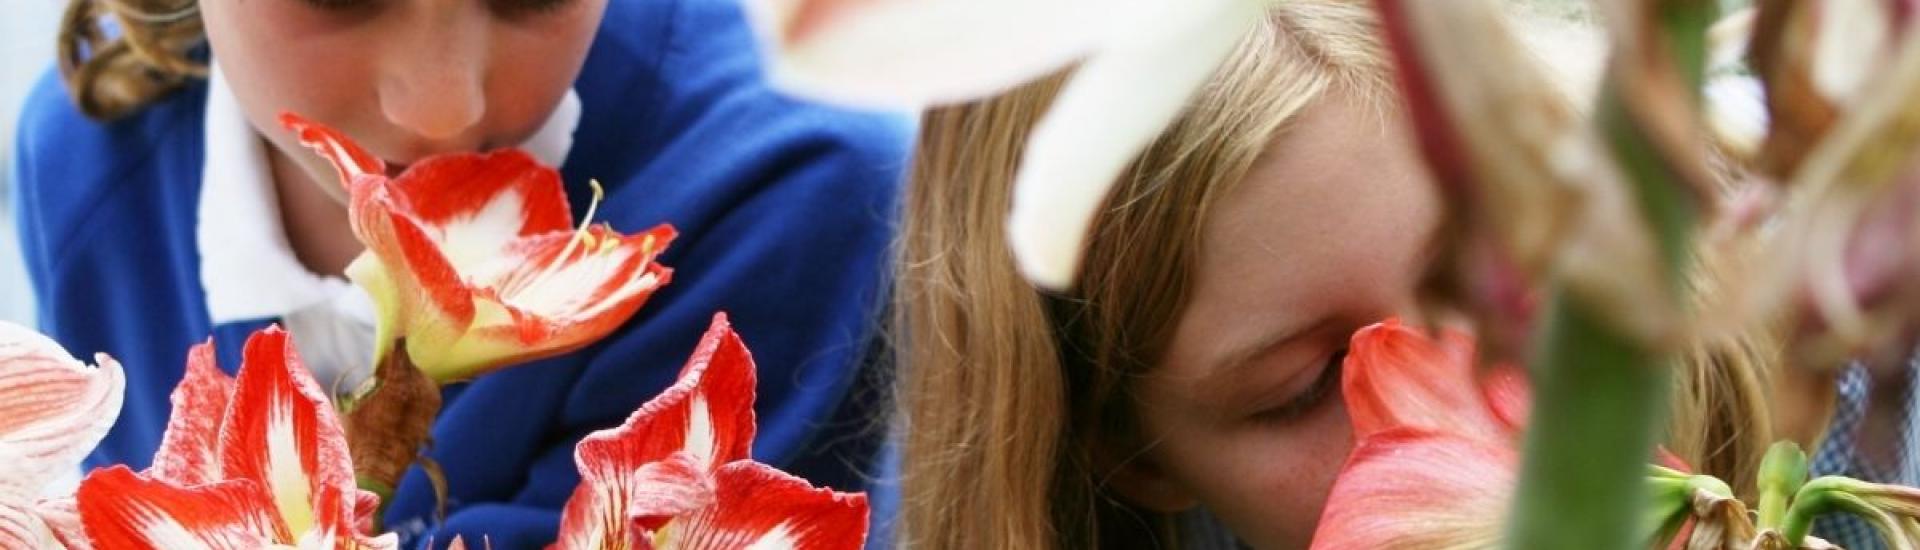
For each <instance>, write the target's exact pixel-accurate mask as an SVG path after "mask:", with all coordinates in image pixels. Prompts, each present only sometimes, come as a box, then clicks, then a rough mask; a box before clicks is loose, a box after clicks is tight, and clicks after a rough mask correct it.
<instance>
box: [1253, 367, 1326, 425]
mask: <svg viewBox="0 0 1920 550" xmlns="http://www.w3.org/2000/svg"><path fill="white" fill-rule="evenodd" d="M1346 360H1347V350H1346V349H1345V348H1342V349H1340V350H1338V351H1335V352H1333V353H1332V354H1329V355H1328V356H1327V358H1326V359H1325V360H1323V361H1321V362H1320V364H1319V365H1318V366H1316V367H1314V368H1315V369H1316V370H1317V371H1318V372H1317V373H1316V374H1313V375H1312V376H1313V378H1312V379H1311V380H1310V381H1309V382H1308V383H1307V384H1306V386H1305V387H1301V388H1298V389H1292V388H1289V391H1288V392H1287V393H1285V394H1283V395H1282V396H1281V397H1280V398H1279V399H1278V402H1277V403H1276V404H1274V405H1273V406H1270V407H1266V408H1263V409H1261V410H1260V411H1259V412H1256V413H1254V415H1253V419H1254V420H1255V421H1257V422H1260V423H1263V424H1284V423H1287V422H1291V421H1294V420H1297V419H1299V418H1301V417H1304V416H1306V415H1307V414H1308V413H1311V412H1313V411H1315V410H1318V409H1319V408H1320V406H1321V405H1323V404H1325V403H1327V402H1329V401H1331V398H1333V397H1337V396H1336V395H1335V394H1336V393H1337V392H1338V391H1339V389H1340V373H1341V372H1342V368H1341V365H1342V364H1344V363H1346ZM1296 385H1297V384H1296Z"/></svg>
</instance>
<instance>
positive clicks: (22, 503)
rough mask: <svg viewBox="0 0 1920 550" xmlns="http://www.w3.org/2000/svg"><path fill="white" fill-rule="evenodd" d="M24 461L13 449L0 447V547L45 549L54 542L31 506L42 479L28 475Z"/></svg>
mask: <svg viewBox="0 0 1920 550" xmlns="http://www.w3.org/2000/svg"><path fill="white" fill-rule="evenodd" d="M26 462H27V461H26V460H24V459H22V458H21V457H20V456H18V455H17V453H16V452H15V451H14V450H13V449H9V448H6V447H0V548H45V547H49V546H51V544H52V543H53V541H54V532H53V530H52V529H51V528H50V527H49V526H48V525H47V523H46V521H45V520H44V519H43V518H42V517H41V514H40V513H39V511H38V510H36V509H35V507H34V505H33V501H34V497H35V495H34V492H35V491H36V488H35V486H38V485H40V484H41V483H42V481H43V479H44V478H34V477H31V476H30V475H27V474H30V472H28V471H27V468H25V467H24V466H25V464H26Z"/></svg>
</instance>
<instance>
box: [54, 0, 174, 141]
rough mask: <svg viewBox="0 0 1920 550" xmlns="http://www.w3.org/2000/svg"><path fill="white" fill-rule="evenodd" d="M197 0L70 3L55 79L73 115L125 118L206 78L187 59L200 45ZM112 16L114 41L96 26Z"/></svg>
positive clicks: (63, 19) (84, 0) (80, 0)
mask: <svg viewBox="0 0 1920 550" xmlns="http://www.w3.org/2000/svg"><path fill="white" fill-rule="evenodd" d="M199 7H200V4H199V2H198V0H69V1H68V3H67V11H66V14H65V15H64V16H62V17H61V20H60V35H59V50H60V52H59V55H60V57H59V63H60V77H61V78H62V79H64V80H65V81H66V83H67V93H68V94H69V95H70V96H72V97H73V102H74V104H75V105H77V106H78V107H79V108H80V112H81V113H84V114H86V115H87V116H89V117H93V118H95V119H99V120H112V119H115V118H119V117H122V116H126V115H127V114H130V113H132V112H134V111H137V110H139V109H141V108H142V107H145V106H147V104H149V103H152V102H153V101H155V100H157V99H159V98H160V96H163V95H166V93H167V92H171V91H173V90H174V89H176V88H179V87H180V86H181V85H183V84H186V82H187V80H188V79H191V78H202V77H205V76H206V74H207V67H206V64H205V63H202V62H200V61H196V60H194V59H192V58H191V57H190V55H191V53H192V52H193V50H194V48H198V47H200V45H201V44H203V43H205V41H206V34H205V28H204V27H203V26H202V23H201V20H200V11H199ZM107 17H111V19H112V21H113V23H114V26H115V30H116V31H118V32H117V35H116V36H109V33H108V32H107V30H106V29H105V28H103V26H102V24H101V23H102V19H103V18H107Z"/></svg>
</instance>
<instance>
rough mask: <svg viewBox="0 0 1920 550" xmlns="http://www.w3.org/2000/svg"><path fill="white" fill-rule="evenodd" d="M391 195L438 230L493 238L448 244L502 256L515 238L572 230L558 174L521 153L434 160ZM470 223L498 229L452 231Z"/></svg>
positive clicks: (399, 182)
mask: <svg viewBox="0 0 1920 550" xmlns="http://www.w3.org/2000/svg"><path fill="white" fill-rule="evenodd" d="M392 189H393V190H394V191H395V192H397V193H399V194H401V195H403V196H404V200H405V202H404V203H402V204H404V205H406V206H407V207H408V208H409V209H410V213H412V214H413V215H414V216H417V217H418V218H419V219H420V221H421V222H423V223H425V224H426V225H428V226H430V227H433V228H434V229H436V230H439V231H444V232H453V233H468V234H470V236H472V237H481V236H483V235H486V236H491V237H490V238H481V239H479V240H477V241H475V242H471V243H459V242H455V241H459V240H461V237H454V238H450V239H449V244H467V245H472V246H476V247H479V248H484V249H490V250H500V249H502V248H505V246H506V244H507V242H508V240H509V239H511V238H512V237H523V236H528V235H538V234H541V233H546V232H550V231H567V230H569V229H572V226H573V211H572V210H570V209H568V207H567V194H566V190H565V188H563V187H562V186H561V184H560V173H559V172H556V171H554V170H553V169H552V168H548V167H546V166H543V165H541V164H540V161H539V160H536V159H534V158H533V156H532V155H529V154H527V153H526V152H525V151H521V150H518V149H502V150H498V151H494V152H491V153H485V154H472V153H466V154H451V155H438V156H434V157H431V158H428V159H425V160H422V161H420V162H419V163H417V164H414V165H413V166H411V167H408V168H407V171H406V172H405V173H402V174H400V176H399V177H396V178H394V180H393V185H392ZM468 223H479V224H481V225H493V226H497V227H493V228H486V227H481V228H472V229H470V230H469V229H453V227H454V226H456V225H460V224H468ZM489 243H490V244H489Z"/></svg>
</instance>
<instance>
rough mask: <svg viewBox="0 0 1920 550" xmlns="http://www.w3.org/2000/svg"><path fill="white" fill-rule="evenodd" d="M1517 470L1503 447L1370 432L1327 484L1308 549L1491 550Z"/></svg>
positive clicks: (1425, 434) (1456, 439)
mask: <svg viewBox="0 0 1920 550" xmlns="http://www.w3.org/2000/svg"><path fill="white" fill-rule="evenodd" d="M1518 467H1519V454H1518V453H1516V452H1515V451H1514V450H1513V448H1512V447H1510V446H1508V445H1507V444H1506V443H1505V442H1500V441H1475V440H1472V439H1467V438H1463V437H1458V436H1453V435H1448V434H1440V433H1433V432H1422V431H1416V430H1409V429H1392V430H1387V431H1383V432H1379V433H1376V434H1374V435H1372V436H1369V437H1367V438H1366V439H1364V440H1362V441H1361V442H1360V444H1359V445H1358V446H1357V447H1356V448H1355V449H1354V451H1353V455H1352V456H1351V457H1349V458H1348V459H1347V465H1346V466H1345V468H1344V469H1343V470H1342V471H1341V473H1340V478H1339V479H1338V480H1337V481H1335V482H1334V484H1333V493H1332V494H1331V495H1330V496H1328V497H1327V506H1326V508H1325V510H1324V511H1323V512H1322V515H1321V516H1320V524H1319V526H1318V527H1317V528H1316V529H1317V530H1316V531H1315V533H1314V537H1313V549H1314V550H1381V549H1394V548H1405V549H1414V548H1493V547H1496V546H1498V542H1499V537H1500V531H1501V520H1502V518H1503V517H1504V515H1505V511H1506V507H1507V500H1508V498H1509V497H1510V496H1511V495H1512V493H1513V486H1514V482H1515V472H1516V471H1517V470H1518Z"/></svg>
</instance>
